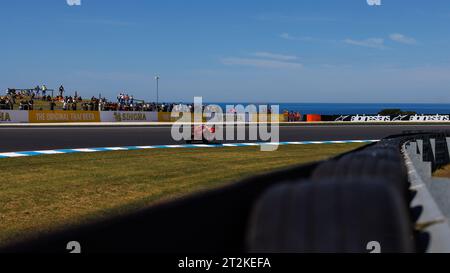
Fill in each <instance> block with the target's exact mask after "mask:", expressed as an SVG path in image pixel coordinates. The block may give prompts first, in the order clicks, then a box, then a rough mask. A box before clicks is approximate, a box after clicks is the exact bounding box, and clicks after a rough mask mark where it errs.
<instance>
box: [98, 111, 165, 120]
mask: <svg viewBox="0 0 450 273" xmlns="http://www.w3.org/2000/svg"><path fill="white" fill-rule="evenodd" d="M100 120H101V121H102V122H157V121H158V113H156V112H100Z"/></svg>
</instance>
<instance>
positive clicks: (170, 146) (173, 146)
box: [164, 145, 184, 148]
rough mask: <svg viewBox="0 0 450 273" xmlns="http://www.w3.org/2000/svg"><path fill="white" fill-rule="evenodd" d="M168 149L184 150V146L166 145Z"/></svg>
mask: <svg viewBox="0 0 450 273" xmlns="http://www.w3.org/2000/svg"><path fill="white" fill-rule="evenodd" d="M164 146H165V147H166V148H183V147H184V146H183V145H164Z"/></svg>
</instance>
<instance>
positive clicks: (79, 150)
mask: <svg viewBox="0 0 450 273" xmlns="http://www.w3.org/2000/svg"><path fill="white" fill-rule="evenodd" d="M72 151H76V152H80V153H95V152H97V151H96V150H93V149H72Z"/></svg>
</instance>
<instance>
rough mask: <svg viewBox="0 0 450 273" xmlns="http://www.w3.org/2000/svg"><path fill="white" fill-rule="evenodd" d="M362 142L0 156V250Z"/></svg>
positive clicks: (332, 154) (343, 150) (315, 158)
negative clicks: (269, 149) (264, 149)
mask: <svg viewBox="0 0 450 273" xmlns="http://www.w3.org/2000/svg"><path fill="white" fill-rule="evenodd" d="M361 145H362V144H336V145H305V146H281V147H280V148H279V150H278V151H276V152H261V151H260V150H259V148H258V147H243V148H217V149H216V148H214V149H167V150H141V151H117V152H104V153H93V154H68V155H51V156H39V157H29V158H11V159H1V167H0V168H1V172H2V175H1V177H0V245H4V244H8V243H11V242H13V241H16V240H19V239H24V238H26V237H28V236H33V235H36V234H41V233H46V232H49V231H55V230H57V229H59V228H61V227H67V226H68V225H76V224H81V223H87V222H92V221H96V220H100V219H104V218H105V217H111V216H116V215H120V214H123V213H127V212H130V211H133V210H137V209H139V208H143V207H146V206H149V205H153V204H155V203H158V202H163V201H167V200H170V199H173V198H177V197H180V196H183V195H186V194H189V193H192V192H196V191H201V190H207V189H212V188H215V187H220V186H223V185H226V184H228V183H231V182H233V181H235V180H239V179H242V178H244V177H247V176H251V175H255V174H258V173H264V172H269V171H273V170H276V169H280V168H285V167H288V166H292V165H296V164H301V163H306V162H311V161H317V160H322V159H325V158H328V157H331V156H334V155H337V154H341V153H343V152H346V151H349V150H352V149H355V148H357V147H360V146H361Z"/></svg>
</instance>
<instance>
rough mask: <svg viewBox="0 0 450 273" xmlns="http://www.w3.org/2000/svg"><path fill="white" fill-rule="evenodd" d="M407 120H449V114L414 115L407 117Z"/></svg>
mask: <svg viewBox="0 0 450 273" xmlns="http://www.w3.org/2000/svg"><path fill="white" fill-rule="evenodd" d="M409 121H415V122H420V121H422V122H433V121H434V122H443V121H450V116H449V115H432V116H430V115H421V116H419V115H414V116H411V117H410V118H409Z"/></svg>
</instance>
